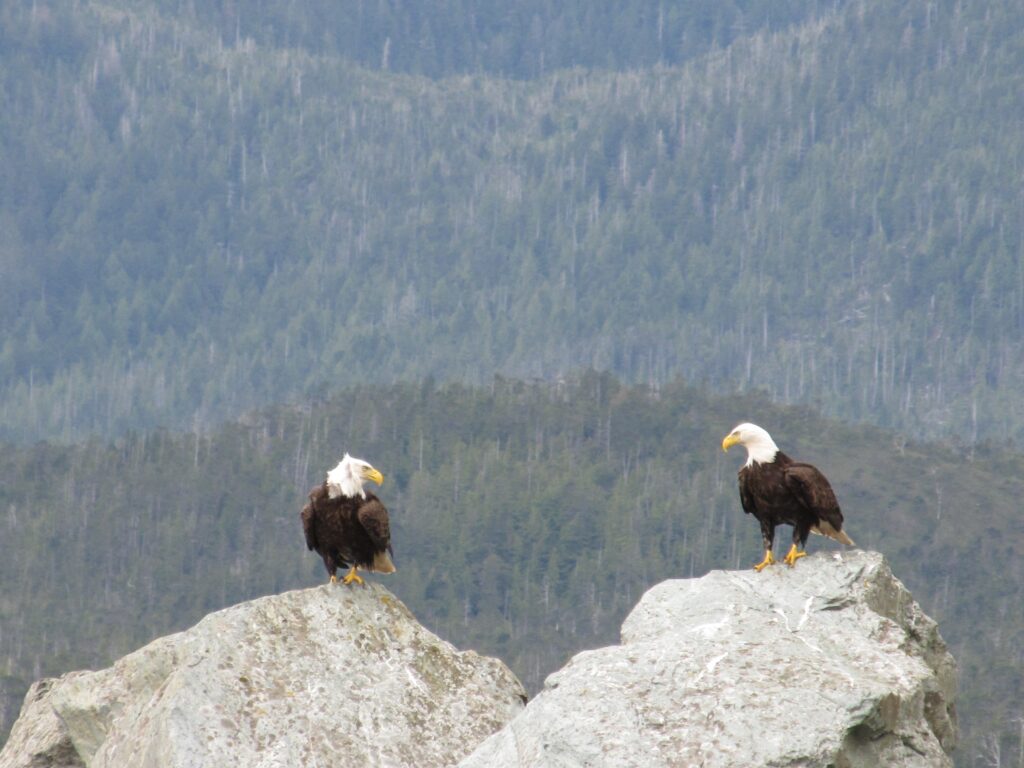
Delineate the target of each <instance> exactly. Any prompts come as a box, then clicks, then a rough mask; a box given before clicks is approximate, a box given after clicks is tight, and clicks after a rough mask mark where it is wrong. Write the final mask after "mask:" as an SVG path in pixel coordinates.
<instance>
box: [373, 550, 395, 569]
mask: <svg viewBox="0 0 1024 768" xmlns="http://www.w3.org/2000/svg"><path fill="white" fill-rule="evenodd" d="M370 570H371V571H373V572H374V573H394V572H395V564H394V563H393V562H391V555H389V554H388V553H387V552H377V553H375V554H374V556H373V565H372V566H371V567H370Z"/></svg>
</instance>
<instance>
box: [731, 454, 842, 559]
mask: <svg viewBox="0 0 1024 768" xmlns="http://www.w3.org/2000/svg"><path fill="white" fill-rule="evenodd" d="M739 484H740V502H741V503H742V504H743V511H744V512H747V513H749V514H752V515H753V516H754V517H756V518H757V521H758V522H759V523H760V524H761V536H762V537H763V539H764V544H765V548H766V549H769V550H770V549H771V547H772V542H773V541H774V539H775V526H777V525H791V526H793V543H794V544H796V545H798V546H799V547H800V548H803V546H804V544H805V543H806V542H807V536H808V534H809V533H810V532H811V531H814V532H815V533H820V534H822V535H824V536H828V537H829V538H832V539H835V540H836V541H840V542H842V543H843V544H853V541H852V540H851V539H850V537H849V536H847V535H846V534H845V533H844V532H843V513H842V511H841V510H840V509H839V502H838V501H837V500H836V495H835V493H834V492H833V491H832V486H831V485H829V482H828V480H827V479H826V478H825V476H824V475H823V474H822V473H821V472H820V471H818V468H817V467H815V466H813V465H811V464H804V463H802V462H799V461H793V460H792V459H791V458H789V456H787V455H786V454H784V453H783V452H782V451H779V452H778V453H777V454H776V455H775V460H774V461H770V462H755V463H753V464H750V465H747V466H744V467H743V468H742V469H740V471H739Z"/></svg>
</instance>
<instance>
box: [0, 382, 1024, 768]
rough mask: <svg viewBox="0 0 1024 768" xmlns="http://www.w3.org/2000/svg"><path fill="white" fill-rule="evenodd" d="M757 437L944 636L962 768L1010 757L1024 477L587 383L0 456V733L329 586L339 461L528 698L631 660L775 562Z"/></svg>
mask: <svg viewBox="0 0 1024 768" xmlns="http://www.w3.org/2000/svg"><path fill="white" fill-rule="evenodd" d="M744 419H754V420H757V421H758V422H759V423H761V424H762V425H764V426H765V427H766V428H768V429H769V430H770V431H771V433H772V434H773V436H774V437H775V438H776V440H777V441H778V442H779V444H780V445H781V446H782V447H783V448H784V449H785V450H786V451H787V452H789V453H790V454H791V455H793V456H795V457H799V458H803V459H807V460H810V461H812V462H814V463H815V464H816V465H818V466H819V467H820V468H821V469H822V470H823V471H824V472H825V473H826V474H827V475H828V477H829V478H830V480H831V481H832V484H833V485H834V486H835V488H836V492H837V495H838V497H839V500H840V503H841V504H842V506H843V509H844V512H845V515H846V521H847V522H846V528H847V529H848V530H849V532H850V535H851V536H852V537H853V538H854V539H855V540H856V541H857V542H858V543H859V544H860V545H861V546H863V547H864V548H866V549H875V550H878V551H881V552H882V553H884V554H885V555H886V557H887V558H888V559H889V560H890V562H891V563H892V566H893V570H894V571H895V572H896V573H897V574H899V576H900V578H901V579H902V580H903V581H904V582H905V583H906V584H907V586H908V587H909V588H910V589H911V590H912V591H913V592H914V594H915V596H916V597H917V598H918V600H919V601H920V602H921V604H922V606H923V607H924V609H925V610H926V611H927V612H928V613H929V614H930V615H931V616H932V617H934V618H935V619H936V620H937V621H938V622H939V625H940V628H941V631H942V634H943V636H944V637H945V638H946V640H947V641H948V642H949V644H950V648H951V650H952V652H953V654H954V655H955V656H956V659H957V661H958V663H959V665H960V668H961V670H962V679H961V692H960V696H959V697H958V704H957V706H958V709H959V714H960V717H961V723H962V725H963V728H964V733H963V740H962V748H961V750H960V753H959V758H958V759H959V760H960V764H961V765H964V766H968V765H973V764H974V763H973V762H972V761H974V759H975V758H976V757H977V756H978V755H979V754H980V753H981V752H982V751H983V750H984V749H986V748H988V747H987V746H986V745H988V746H991V745H992V744H999V743H1000V739H1001V740H1002V742H1001V743H1002V748H1003V749H1004V750H1009V749H1010V748H1011V747H1013V748H1016V746H1015V745H1016V744H1017V741H1016V738H1017V734H1018V731H1019V727H1018V725H1017V724H1016V720H1015V718H1019V717H1021V716H1024V711H1022V710H1021V698H1020V691H1021V690H1022V687H1024V665H1022V663H1021V661H1022V659H1021V652H1022V649H1024V619H1022V617H1021V613H1020V611H1019V607H1020V594H1019V585H1020V584H1021V583H1024V560H1022V559H1021V558H1020V556H1019V554H1020V552H1021V551H1022V549H1024V530H1022V528H1021V525H1020V515H1019V506H1020V504H1019V500H1020V499H1021V498H1024V456H1021V455H1019V454H1014V453H999V452H997V451H995V450H994V449H992V448H986V447H980V448H978V449H977V451H976V452H975V453H974V454H968V455H964V454H960V453H957V452H953V451H951V450H949V449H947V448H944V447H941V446H937V445H931V444H925V443H906V442H905V441H904V440H902V439H900V438H897V437H895V436H894V435H893V434H891V433H889V432H885V431H882V430H879V429H877V428H874V427H868V426H859V427H850V426H844V425H842V424H840V423H837V422H835V421H828V420H825V419H822V418H820V417H818V416H816V415H814V414H813V413H811V412H809V411H807V410H804V409H798V408H794V407H789V408H784V407H780V406H776V405H771V404H770V403H768V402H767V401H766V400H764V399H763V398H760V397H758V398H753V397H750V398H735V397H733V398H718V397H709V396H707V395H705V394H702V393H701V392H699V391H696V390H693V389H690V388H687V387H685V386H682V385H678V384H673V385H671V386H667V387H664V388H662V389H661V390H660V391H657V392H649V391H646V390H644V389H641V388H633V389H630V388H625V387H623V386H622V385H620V384H618V383H617V382H616V381H615V380H614V379H612V378H610V377H607V376H597V375H588V376H585V377H583V379H582V380H581V381H579V382H568V383H564V384H561V385H529V384H524V383H522V382H515V381H500V380H499V381H495V382H493V384H492V386H491V387H489V388H485V389H467V388H462V387H458V386H448V387H445V388H441V389H438V388H436V387H433V386H431V385H429V384H427V385H423V386H419V387H418V386H412V385H401V386H393V387H384V388H380V389H375V388H373V387H364V388H360V389H356V390H349V391H346V392H344V393H341V394H340V395H338V396H337V397H335V398H332V399H331V400H330V401H328V402H325V403H317V404H312V403H311V404H308V405H306V406H303V407H301V408H278V409H274V410H270V411H267V412H264V413H260V414H256V415H253V416H251V417H248V418H246V419H245V420H244V421H243V422H241V423H232V424H228V425H226V426H224V427H223V428H221V429H219V430H217V431H215V432H212V433H210V434H208V435H203V436H195V435H175V434H171V433H167V432H154V433H145V434H136V435H131V436H129V437H127V438H124V439H121V440H118V441H116V442H113V443H109V444H108V443H101V442H98V441H93V442H90V443H83V444H80V445H76V446H70V447H61V446H54V445H49V444H45V443H41V444H39V445H36V446H33V447H25V448H14V447H10V446H8V447H3V448H0V543H2V547H3V549H2V552H3V556H2V557H0V584H3V585H4V589H3V590H0V627H2V632H0V663H2V664H3V665H4V666H3V667H0V672H2V674H3V675H4V677H0V685H2V687H3V691H5V692H6V698H5V699H4V702H5V715H4V721H5V723H6V725H4V726H3V729H4V731H6V729H7V728H9V727H10V723H11V722H12V719H13V717H14V716H15V715H16V708H17V706H18V704H19V703H20V696H21V695H22V694H23V692H24V690H25V689H26V688H27V686H28V685H29V683H30V682H31V681H32V680H33V679H35V678H36V677H39V676H40V675H46V674H55V673H58V672H62V671H65V670H69V669H76V668H82V667H92V668H95V667H98V666H102V665H105V664H108V663H110V662H111V661H112V660H113V659H115V658H117V657H118V656H121V655H123V654H125V653H127V652H128V651H130V650H132V649H133V648H135V647H138V646H140V645H142V644H143V643H144V642H146V641H148V640H150V639H152V638H153V637H156V636H158V635H161V634H165V633H167V632H169V631H171V630H175V629H180V628H183V627H185V626H188V625H189V624H191V623H193V622H194V621H196V620H198V619H199V618H200V617H201V616H203V615H204V614H206V613H207V612H209V611H211V610H213V609H216V608H220V607H223V606H225V605H229V604H231V603H234V602H237V601H240V600H243V599H247V598H250V597H253V596H256V595H261V594H266V593H271V592H279V591H281V590H284V589H287V588H292V587H299V586H308V585H312V584H317V583H320V582H322V581H324V580H325V574H324V572H323V567H322V564H321V563H320V561H319V559H318V558H317V557H316V556H315V555H314V554H313V553H310V552H308V551H307V550H306V549H305V545H304V542H303V540H302V533H301V526H300V524H299V520H298V511H299V509H300V508H301V505H302V503H303V501H304V497H305V493H306V491H307V490H308V489H309V487H310V486H312V485H313V484H314V483H315V482H317V481H318V480H319V478H320V477H321V476H322V475H321V473H322V472H323V471H324V470H325V468H327V467H328V466H330V465H332V464H333V463H334V462H335V461H336V460H337V458H338V456H339V455H340V454H341V453H342V451H344V450H351V451H353V452H354V453H356V454H357V455H360V456H363V457H365V458H367V459H369V460H371V461H372V462H373V463H374V465H375V466H377V467H379V468H381V469H382V471H383V473H384V475H385V482H384V485H383V487H382V488H381V489H380V496H381V498H382V499H383V500H384V502H385V503H386V504H387V505H388V507H389V509H390V510H391V519H392V523H393V541H394V547H395V562H396V564H397V566H398V573H397V574H395V576H394V577H393V578H391V577H386V579H385V577H371V578H379V579H380V580H382V581H383V582H384V583H386V585H387V586H388V588H389V589H391V590H393V591H394V592H395V594H396V595H398V596H399V597H400V598H401V599H402V600H403V601H405V602H406V603H408V605H409V606H410V608H411V609H412V610H413V611H414V612H415V613H416V614H417V616H419V617H420V618H421V619H422V620H423V621H424V622H425V623H426V625H427V626H428V627H430V628H431V629H432V630H434V631H436V632H438V633H439V634H441V635H442V636H443V637H445V638H447V639H450V640H452V641H453V642H455V643H457V644H458V645H459V646H462V647H474V648H477V649H479V650H480V651H482V652H484V653H487V654H491V655H498V656H500V657H501V658H502V659H504V660H505V661H506V662H508V664H509V665H510V666H511V667H512V669H513V671H514V672H516V674H517V675H518V676H519V677H520V678H521V679H522V680H523V681H524V683H525V684H526V685H527V686H528V687H529V688H530V689H531V690H534V691H535V690H537V689H538V687H539V686H540V683H541V681H542V680H543V679H544V676H545V675H546V674H547V673H549V672H551V671H552V670H554V669H556V668H557V667H559V666H560V665H561V664H563V663H564V661H565V660H566V658H567V657H568V656H569V655H570V654H571V653H573V652H575V651H577V650H580V649H582V648H587V647H594V646H598V645H606V644H609V643H614V642H617V640H618V635H617V631H618V627H619V625H620V623H621V621H622V619H623V617H624V615H625V613H626V612H627V611H628V610H629V609H630V608H631V607H632V606H633V605H634V604H635V602H636V600H637V599H638V598H639V596H640V595H641V594H642V593H643V591H644V590H646V589H647V588H648V587H649V586H651V585H652V584H654V583H656V582H658V581H661V580H663V579H666V578H670V577H679V576H693V575H700V574H703V573H705V572H707V571H708V570H710V569H712V568H732V569H736V568H744V569H745V568H749V567H750V566H752V565H753V563H754V562H756V561H757V560H758V559H760V555H761V552H760V536H759V533H758V530H757V526H756V524H755V522H754V521H753V520H752V519H751V518H749V517H748V516H746V515H744V514H743V512H742V509H741V507H740V503H739V498H738V493H737V490H736V475H735V472H736V470H737V468H738V467H739V465H740V464H741V463H742V461H743V458H742V452H740V453H736V452H735V451H734V452H731V453H729V454H728V455H726V454H723V453H722V451H721V449H720V447H719V446H720V442H721V439H722V437H723V435H724V434H725V433H726V432H727V431H728V430H729V429H731V428H732V427H733V426H734V425H735V424H736V423H737V422H739V421H740V420H744ZM782 538H783V539H784V536H783V537H782ZM784 545H785V541H783V540H782V539H780V541H779V547H780V548H781V547H783V546H784ZM809 547H810V550H811V551H814V552H818V551H823V550H829V549H834V548H835V547H836V545H835V544H833V543H831V542H828V541H826V540H824V539H822V538H820V537H814V538H813V539H812V541H811V542H810V544H809ZM778 567H784V566H778ZM797 567H799V564H798V566H797Z"/></svg>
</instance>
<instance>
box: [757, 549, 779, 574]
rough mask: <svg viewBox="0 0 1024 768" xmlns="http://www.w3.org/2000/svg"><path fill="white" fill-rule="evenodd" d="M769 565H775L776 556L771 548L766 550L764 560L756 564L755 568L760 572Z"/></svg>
mask: <svg viewBox="0 0 1024 768" xmlns="http://www.w3.org/2000/svg"><path fill="white" fill-rule="evenodd" d="M769 565H775V556H774V555H773V554H772V551H771V550H770V549H766V550H765V551H764V560H762V561H761V562H760V563H758V564H757V565H755V566H754V570H755V571H757V572H758V573H760V572H761V571H763V570H764V569H765V568H767V567H768V566H769Z"/></svg>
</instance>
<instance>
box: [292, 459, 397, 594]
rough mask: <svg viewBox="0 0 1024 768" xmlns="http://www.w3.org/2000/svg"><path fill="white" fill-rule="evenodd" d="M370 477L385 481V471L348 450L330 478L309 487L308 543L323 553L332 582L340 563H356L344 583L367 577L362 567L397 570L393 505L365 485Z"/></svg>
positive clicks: (306, 508)
mask: <svg viewBox="0 0 1024 768" xmlns="http://www.w3.org/2000/svg"><path fill="white" fill-rule="evenodd" d="M365 480H373V482H375V483H377V485H381V484H382V483H383V482H384V476H383V475H382V474H381V473H380V472H378V471H377V470H376V469H374V468H373V467H372V466H370V464H368V463H367V462H365V461H363V460H362V459H355V458H353V457H351V456H349V455H348V454H347V453H346V454H345V457H344V458H343V459H342V460H341V461H340V462H339V463H338V466H336V467H335V468H334V469H332V470H331V471H330V472H328V473H327V479H326V480H325V481H324V482H323V483H321V484H320V485H318V486H317V487H316V488H314V489H313V490H312V491H310V493H309V503H308V504H306V506H304V507H303V508H302V530H303V532H304V533H305V534H306V546H307V547H309V548H310V549H311V550H316V552H317V553H318V554H319V555H320V557H322V558H323V560H324V567H325V568H327V573H328V574H330V577H331V583H332V584H334V583H335V582H336V581H337V580H338V577H337V576H336V575H335V574H336V572H337V570H338V568H339V567H341V568H344V567H346V566H351V570H349V572H348V574H346V576H345V578H344V579H343V580H342V581H343V583H345V584H351V583H352V582H353V581H354V582H356V583H357V584H362V583H363V580H362V578H360V576H359V574H358V573H356V569H357V568H362V569H363V570H366V571H376V572H378V573H394V572H395V565H394V563H393V562H391V527H390V525H389V524H388V511H387V509H385V508H384V505H383V504H381V503H380V499H378V498H377V497H376V496H374V495H373V494H372V493H368V492H367V491H365V490H363V482H364V481H365Z"/></svg>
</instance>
